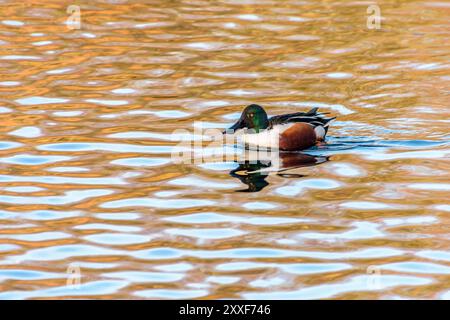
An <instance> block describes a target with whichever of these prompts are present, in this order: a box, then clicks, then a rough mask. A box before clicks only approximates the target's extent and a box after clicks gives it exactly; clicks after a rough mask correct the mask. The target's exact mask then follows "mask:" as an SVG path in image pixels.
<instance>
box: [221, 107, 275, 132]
mask: <svg viewBox="0 0 450 320" xmlns="http://www.w3.org/2000/svg"><path fill="white" fill-rule="evenodd" d="M268 126H269V119H268V117H267V113H266V111H264V109H263V108H262V107H261V106H259V105H257V104H251V105H249V106H247V107H246V108H245V109H244V111H242V114H241V117H240V118H239V120H238V121H237V122H236V123H235V124H234V125H232V126H231V127H230V128H229V129H228V130H227V131H230V130H234V131H236V130H239V129H244V128H247V129H253V130H255V132H259V131H260V130H264V129H266V128H267V127H268Z"/></svg>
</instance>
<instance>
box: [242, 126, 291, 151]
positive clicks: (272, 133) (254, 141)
mask: <svg viewBox="0 0 450 320" xmlns="http://www.w3.org/2000/svg"><path fill="white" fill-rule="evenodd" d="M292 125H293V123H287V124H282V125H277V126H274V127H273V128H272V129H270V130H264V131H262V132H259V133H245V132H244V131H241V130H238V131H237V132H236V134H237V135H239V137H240V140H241V142H242V143H243V144H245V145H247V146H249V147H263V148H271V149H278V147H279V143H280V134H281V133H282V132H284V131H285V130H287V129H289V128H290V127H291V126H292ZM239 131H241V132H239Z"/></svg>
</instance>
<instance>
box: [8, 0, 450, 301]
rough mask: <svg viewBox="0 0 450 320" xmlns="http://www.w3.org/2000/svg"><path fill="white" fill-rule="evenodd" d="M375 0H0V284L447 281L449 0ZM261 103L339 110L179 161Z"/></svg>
mask: <svg viewBox="0 0 450 320" xmlns="http://www.w3.org/2000/svg"><path fill="white" fill-rule="evenodd" d="M369 4H371V2H370V3H369V2H358V1H331V2H330V1H328V2H320V3H319V2H316V1H295V0H286V1H271V0H258V1H253V0H246V1H233V0H223V1H216V2H214V3H213V2H208V1H177V2H167V1H150V2H148V1H146V2H142V3H136V2H130V3H127V1H85V2H80V6H81V29H69V28H68V27H67V26H66V20H67V18H68V14H67V13H66V9H67V5H66V4H62V3H56V2H55V3H37V2H25V3H15V2H14V1H3V3H2V5H1V7H2V9H1V15H0V68H1V78H0V92H1V100H0V121H1V123H2V126H1V128H0V298H8V299H40V298H41V299H42V298H47V299H48V298H70V297H72V298H79V297H84V298H96V299H105V298H121V299H142V298H149V299H156V298H164V299H173V298H186V299H189V298H201V299H211V298H221V299H224V298H238V299H246V298H249V299H266V298H268V299H272V298H284V299H330V298H332V299H367V298H369V299H413V298H419V299H437V298H447V299H448V297H449V296H450V253H449V252H450V250H449V244H450V242H449V239H450V237H449V232H450V229H449V225H450V218H449V213H450V202H449V199H448V195H449V191H450V182H449V181H450V179H449V177H450V176H449V171H450V166H449V161H448V159H449V155H450V133H449V129H448V128H449V121H450V120H449V108H448V106H449V102H450V100H449V91H448V88H449V80H450V78H449V69H450V64H449V60H448V57H449V48H448V45H447V44H448V43H449V32H448V31H449V23H448V16H449V13H450V12H449V7H448V4H447V3H445V2H429V1H397V2H392V1H377V4H378V5H379V6H380V8H381V13H382V16H383V19H382V22H381V29H379V30H371V29H368V28H367V26H366V19H367V12H366V10H367V7H368V5H369ZM250 103H259V104H261V105H263V106H264V107H265V108H266V109H267V110H268V111H269V113H270V114H279V113H283V112H296V111H304V110H306V109H308V108H311V107H314V106H317V107H319V108H320V110H322V111H324V112H329V113H330V114H331V115H332V116H337V120H336V121H335V122H334V124H333V125H332V127H331V129H330V130H329V139H328V145H326V146H322V147H317V148H312V149H310V150H307V151H306V152H305V153H304V154H297V155H284V156H283V159H284V161H285V163H286V164H288V165H287V167H286V168H285V169H286V170H283V171H282V172H273V171H271V170H268V169H267V166H268V165H267V162H264V161H262V162H261V163H257V164H253V165H250V166H249V165H242V164H241V165H239V164H238V163H235V162H233V161H223V160H218V159H217V158H215V157H214V156H213V155H214V152H213V151H214V150H212V149H209V150H210V154H209V155H208V156H206V157H205V161H203V162H201V163H191V164H177V163H174V162H173V161H172V160H171V155H172V153H173V152H175V151H177V152H178V151H183V150H185V146H183V145H180V141H188V140H189V139H190V138H193V139H194V140H195V141H197V140H199V139H201V133H200V135H198V134H197V133H196V131H195V129H196V128H197V129H198V126H199V123H200V122H201V126H203V127H204V128H218V129H220V130H222V129H223V128H225V127H227V126H228V125H230V124H231V123H232V122H233V121H234V120H235V119H236V118H237V117H238V116H239V112H240V111H241V110H242V108H243V107H244V106H245V105H247V104H250ZM174 130H186V131H185V132H188V133H192V134H194V133H195V134H196V135H193V136H191V135H189V134H186V133H183V132H181V131H179V132H178V133H177V134H176V135H175V136H174V135H172V133H173V131H174ZM226 150H227V152H232V150H235V148H233V147H232V146H228V147H227V149H226ZM196 156H198V154H196ZM259 160H264V159H259ZM264 169H266V172H269V174H262V173H261V171H260V170H262V171H264ZM249 171H250V172H253V173H252V174H246V172H249ZM77 274H81V283H79V284H78V282H76V281H75V280H76V279H78V278H74V276H77ZM74 279H75V280H74ZM68 282H69V284H71V285H67V283H68ZM74 283H75V285H74Z"/></svg>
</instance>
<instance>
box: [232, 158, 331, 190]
mask: <svg viewBox="0 0 450 320" xmlns="http://www.w3.org/2000/svg"><path fill="white" fill-rule="evenodd" d="M326 161H328V157H325V156H312V155H309V154H305V153H300V152H283V153H279V157H278V158H277V159H275V160H274V159H270V160H258V159H256V160H244V161H240V162H238V163H239V166H238V167H237V168H236V169H234V170H232V171H230V175H231V176H232V177H235V178H238V179H239V180H241V182H242V183H244V184H246V185H247V186H248V188H247V189H242V190H237V191H238V192H258V191H260V190H262V189H264V188H265V187H266V186H267V185H268V184H269V183H268V182H267V181H266V178H267V177H268V176H269V174H276V175H278V176H281V177H287V178H292V177H294V178H301V177H303V176H304V175H301V174H295V173H288V172H286V171H288V170H291V169H296V168H301V167H308V166H314V165H317V164H320V163H323V162H326Z"/></svg>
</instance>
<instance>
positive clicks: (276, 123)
mask: <svg viewBox="0 0 450 320" xmlns="http://www.w3.org/2000/svg"><path fill="white" fill-rule="evenodd" d="M318 110H319V108H312V109H311V110H309V111H307V112H295V113H287V114H281V115H276V116H272V117H270V118H269V116H268V115H267V112H266V111H265V110H264V108H263V107H261V106H260V105H257V104H251V105H249V106H247V107H245V109H244V110H243V111H242V114H241V116H240V118H239V120H238V121H237V122H236V123H235V124H233V125H232V126H231V127H230V128H228V129H227V130H225V131H224V132H223V134H228V135H235V136H238V137H240V138H241V142H242V143H243V144H244V145H245V146H246V148H267V149H272V148H274V149H279V150H282V151H299V150H304V149H308V148H310V147H313V146H316V145H321V144H323V143H324V142H325V137H326V135H327V132H328V128H329V125H330V123H331V122H332V121H333V120H334V119H335V118H336V117H331V118H327V117H325V114H327V113H319V112H318Z"/></svg>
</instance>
